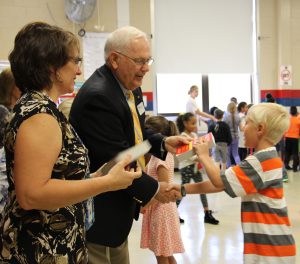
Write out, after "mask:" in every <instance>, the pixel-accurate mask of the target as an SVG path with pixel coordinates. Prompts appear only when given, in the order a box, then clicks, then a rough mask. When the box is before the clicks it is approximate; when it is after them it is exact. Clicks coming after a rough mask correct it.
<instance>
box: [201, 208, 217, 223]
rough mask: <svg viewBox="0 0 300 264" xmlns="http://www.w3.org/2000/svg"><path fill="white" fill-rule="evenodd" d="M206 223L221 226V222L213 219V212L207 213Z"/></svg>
mask: <svg viewBox="0 0 300 264" xmlns="http://www.w3.org/2000/svg"><path fill="white" fill-rule="evenodd" d="M204 223H207V224H212V225H217V224H219V220H217V219H216V218H214V217H213V215H212V212H211V210H208V211H205V215H204Z"/></svg>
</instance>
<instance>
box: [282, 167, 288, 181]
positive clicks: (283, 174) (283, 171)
mask: <svg viewBox="0 0 300 264" xmlns="http://www.w3.org/2000/svg"><path fill="white" fill-rule="evenodd" d="M282 181H283V182H288V181H289V177H288V174H287V172H286V170H285V169H283V170H282Z"/></svg>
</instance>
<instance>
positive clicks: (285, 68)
mask: <svg viewBox="0 0 300 264" xmlns="http://www.w3.org/2000/svg"><path fill="white" fill-rule="evenodd" d="M279 86H292V65H281V66H280V69H279Z"/></svg>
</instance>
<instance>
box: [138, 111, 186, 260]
mask: <svg viewBox="0 0 300 264" xmlns="http://www.w3.org/2000/svg"><path fill="white" fill-rule="evenodd" d="M145 127H147V128H151V129H152V130H153V131H155V132H157V133H161V134H162V135H164V136H174V135H176V134H177V129H176V125H175V124H174V123H173V122H172V121H168V120H167V119H166V118H164V117H163V116H152V117H149V118H148V119H147V120H146V123H145ZM147 174H148V175H150V176H152V177H153V178H154V179H156V180H158V181H159V182H161V181H164V182H168V183H172V182H173V178H174V157H173V155H172V154H171V153H168V154H167V157H166V160H165V161H163V160H160V159H158V158H156V157H154V156H151V158H150V161H149V163H148V165H147ZM178 218H179V216H178V212H177V207H176V204H175V202H170V203H167V204H163V203H160V202H158V201H156V200H154V201H153V202H151V205H149V206H148V207H147V208H146V209H144V215H143V224H142V235H141V248H149V249H150V250H151V251H153V252H154V254H155V256H156V259H157V263H158V264H176V263H177V262H176V259H175V258H174V256H173V254H175V253H183V252H184V247H183V242H182V240H181V233H180V224H179V221H178Z"/></svg>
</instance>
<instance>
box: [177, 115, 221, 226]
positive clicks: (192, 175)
mask: <svg viewBox="0 0 300 264" xmlns="http://www.w3.org/2000/svg"><path fill="white" fill-rule="evenodd" d="M176 123H177V127H178V130H179V132H180V133H181V135H183V136H188V137H191V138H198V136H197V134H196V131H197V119H196V116H195V115H194V114H192V113H190V112H187V113H185V114H183V115H179V116H178V118H177V121H176ZM180 173H181V184H186V183H189V182H190V181H191V180H192V179H193V180H194V182H202V181H203V178H202V174H201V172H200V171H199V169H198V163H197V162H196V163H195V164H191V165H188V166H186V167H184V168H182V169H180ZM200 200H201V203H202V206H203V209H204V223H208V224H213V225H217V224H219V220H217V219H215V218H214V216H213V215H212V211H211V210H209V207H208V201H207V197H206V194H201V195H200ZM180 202H181V200H177V202H176V203H177V206H179V204H180ZM181 222H182V220H181Z"/></svg>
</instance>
